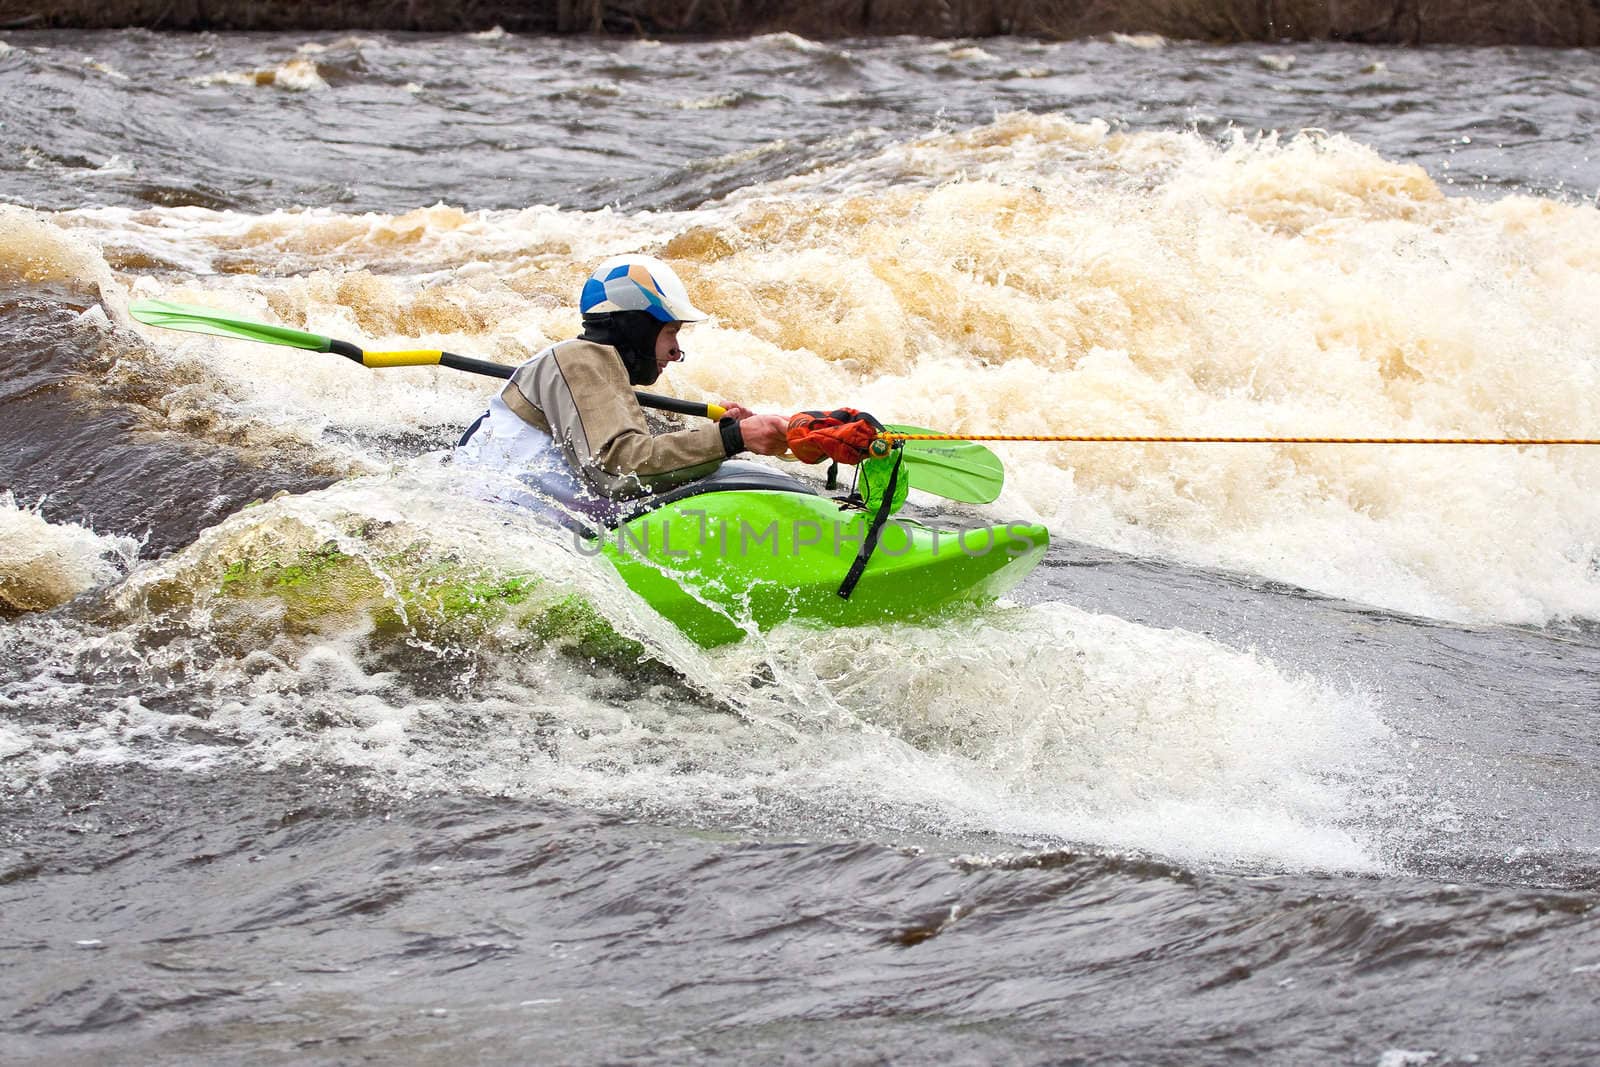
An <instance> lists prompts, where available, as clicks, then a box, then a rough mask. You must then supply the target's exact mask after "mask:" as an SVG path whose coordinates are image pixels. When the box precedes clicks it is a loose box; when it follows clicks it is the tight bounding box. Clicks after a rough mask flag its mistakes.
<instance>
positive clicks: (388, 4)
mask: <svg viewBox="0 0 1600 1067" xmlns="http://www.w3.org/2000/svg"><path fill="white" fill-rule="evenodd" d="M127 26H143V27H148V28H151V29H161V30H208V29H209V30H291V29H292V30H356V29H388V30H422V31H434V32H446V33H454V32H463V31H475V30H487V29H490V28H492V27H495V26H499V27H502V28H503V29H505V30H507V31H509V32H513V33H543V34H549V33H578V34H608V35H627V36H637V35H647V36H651V37H721V36H729V35H746V34H753V33H768V32H775V31H782V30H788V31H791V32H794V33H798V34H802V35H804V36H807V37H812V38H830V37H850V36H883V35H890V34H918V35H923V36H936V37H989V36H997V35H1016V36H1025V37H1038V38H1045V39H1053V40H1062V39H1068V38H1075V37H1087V36H1095V35H1099V34H1106V33H1125V34H1140V33H1155V34H1160V35H1162V36H1164V37H1171V38H1186V39H1194V40H1207V41H1223V42H1237V41H1280V40H1296V41H1307V40H1336V41H1359V42H1365V43H1371V44H1404V45H1419V44H1445V43H1450V44H1530V45H1557V46H1581V47H1592V46H1595V45H1600V0H1322V2H1320V3H1314V2H1311V0H544V2H539V3H534V2H523V3H517V2H514V0H281V2H274V3H261V2H257V0H55V2H53V3H48V4H47V3H37V2H23V0H0V28H5V29H16V28H41V29H42V28H48V27H80V28H110V27H127Z"/></svg>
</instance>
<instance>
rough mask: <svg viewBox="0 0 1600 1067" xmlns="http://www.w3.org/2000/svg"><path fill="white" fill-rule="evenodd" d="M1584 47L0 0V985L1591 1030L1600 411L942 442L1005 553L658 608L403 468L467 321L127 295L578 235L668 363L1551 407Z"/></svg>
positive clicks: (218, 1017) (885, 1034)
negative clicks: (492, 23)
mask: <svg viewBox="0 0 1600 1067" xmlns="http://www.w3.org/2000/svg"><path fill="white" fill-rule="evenodd" d="M1595 70H1596V68H1595V66H1594V62H1593V57H1592V55H1589V54H1586V53H1567V52H1537V51H1524V50H1509V49H1497V50H1469V49H1429V50H1424V51H1409V52H1402V51H1392V50H1380V49H1360V48H1349V47H1321V46H1297V47H1281V48H1280V47H1234V48H1206V47H1199V46H1193V45H1183V44H1174V43H1167V42H1163V41H1160V40H1158V39H1145V38H1128V39H1116V40H1111V41H1099V42H1082V43H1074V44H1056V45H1043V44H1035V43H1029V42H1023V41H1012V40H1003V41H992V42H991V41H985V42H981V43H973V42H960V43H951V42H935V41H929V40H921V39H906V38H901V39H895V40H891V41H885V42H864V41H858V42H844V43H839V44H826V45H824V44H819V43H815V42H810V41H806V40H802V39H799V38H795V37H791V36H784V35H779V36H772V37H762V38H756V39H751V40H741V41H730V42H713V43H698V44H687V45H666V44H657V43H654V42H647V41H634V42H603V41H580V40H560V41H549V40H538V39H524V38H517V37H511V36H507V35H504V34H481V35H475V36H470V37H467V36H463V37H410V36H404V35H384V36H363V37H344V38H335V37H333V36H317V37H315V38H314V39H313V38H309V37H295V36H289V35H270V36H262V35H238V36H212V35H200V36H177V35H152V34H147V33H121V34H82V33H76V34H75V33H53V34H21V33H15V34H11V35H9V36H6V37H5V38H4V43H3V44H0V93H3V99H4V101H5V110H4V118H3V122H0V149H3V153H0V199H4V200H5V201H7V203H6V204H4V205H0V337H3V339H4V366H5V373H4V375H3V376H0V491H3V495H0V616H3V618H4V621H0V797H3V798H4V807H3V809H0V812H3V813H0V907H3V914H4V925H3V931H0V1003H3V1004H4V1006H5V1009H6V1011H5V1017H6V1018H5V1021H4V1022H3V1023H0V1052H5V1053H6V1054H8V1055H10V1056H15V1057H17V1058H37V1059H41V1060H43V1059H49V1060H51V1061H55V1062H69V1061H73V1060H78V1061H83V1062H88V1061H96V1062H100V1061H104V1060H105V1059H107V1058H114V1059H126V1060H131V1061H140V1062H169V1061H170V1062H176V1061H186V1060H191V1059H196V1058H204V1059H207V1060H209V1061H221V1062H250V1063H261V1062H308V1061H309V1062H346V1061H352V1060H356V1059H364V1058H370V1057H382V1058H385V1059H393V1060H400V1061H412V1062H430V1061H434V1060H437V1059H440V1058H442V1057H444V1056H446V1055H449V1056H453V1057H464V1058H466V1059H469V1060H477V1061H484V1062H493V1061H526V1062H573V1063H595V1062H637V1061H661V1060H669V1061H677V1060H700V1061H709V1062H730V1063H732V1062H750V1061H790V1060H792V1061H797V1062H798V1061H807V1062H813V1061H820V1062H879V1061H882V1060H893V1061H895V1062H930V1061H951V1060H953V1061H956V1062H1016V1063H1056V1062H1072V1061H1077V1060H1081V1061H1084V1062H1097V1063H1105V1062H1130V1063H1133V1062H1137V1063H1152V1062H1172V1063H1204V1062H1224V1061H1228V1062H1232V1061H1235V1060H1238V1059H1241V1058H1246V1057H1251V1056H1254V1057H1259V1058H1262V1059H1265V1060H1268V1061H1272V1062H1319V1061H1330V1062H1348V1063H1366V1064H1380V1063H1382V1064H1388V1065H1396V1067H1397V1065H1399V1064H1413V1063H1414V1064H1422V1063H1429V1064H1434V1065H1440V1064H1449V1063H1514V1062H1528V1063H1534V1062H1538V1063H1546V1062H1571V1063H1580V1062H1584V1061H1586V1060H1589V1059H1592V1058H1594V1057H1595V1056H1597V1055H1600V1012H1596V1010H1595V1004H1596V1001H1597V999H1600V931H1597V928H1596V922H1595V919H1594V908H1595V904H1596V901H1597V900H1600V793H1597V789H1600V740H1597V726H1600V712H1597V707H1600V627H1597V625H1596V622H1595V620H1600V562H1597V561H1600V502H1597V489H1600V451H1594V450H1585V449H1582V448H1524V449H1462V448H1420V447H1413V448H1400V447H1322V446H1281V447H1253V446H1174V445H1106V444H1083V445H1046V444H1016V445H1008V446H1001V447H999V448H998V449H997V451H999V452H1000V453H1001V455H1002V458H1003V459H1004V461H1005V463H1006V467H1007V471H1008V481H1007V488H1006V491H1005V493H1004V495H1003V496H1002V497H1001V498H1000V499H999V500H998V501H997V502H996V503H994V504H993V505H989V506H988V507H986V508H984V509H979V510H980V511H981V513H982V514H983V515H985V516H987V517H989V518H990V520H991V521H1006V520H1011V519H1018V520H1026V521H1039V522H1043V523H1045V524H1047V525H1048V526H1049V527H1050V529H1051V532H1052V535H1053V537H1054V538H1055V545H1054V547H1053V548H1052V551H1051V555H1050V556H1049V557H1048V559H1047V560H1046V562H1045V564H1044V566H1043V567H1041V569H1040V570H1039V571H1038V572H1037V574H1036V575H1035V576H1034V577H1033V578H1031V579H1030V580H1029V582H1028V583H1026V584H1025V585H1024V586H1023V587H1022V588H1021V589H1019V590H1018V591H1017V593H1016V595H1015V597H1014V598H1013V600H1012V601H1010V602H1008V603H1004V604H1002V605H1000V606H997V607H996V608H994V609H992V610H989V611H986V612H981V613H977V614H975V615H971V616H963V617H958V618H953V619H951V620H949V621H948V622H947V623H944V624H941V625H937V626H910V625H901V626H884V627H866V628H861V629H854V630H846V631H836V632H818V631H813V630H808V629H805V628H802V627H798V626H791V627H780V628H779V629H778V630H776V631H774V632H773V633H771V634H768V635H765V636H763V637H753V638H751V639H749V640H747V641H745V642H742V643H740V644H738V645H735V646H732V647H729V648H722V649H715V650H710V651H707V650H703V649H700V648H697V647H696V646H694V645H692V644H690V643H688V642H687V641H686V640H684V639H683V638H682V637H681V636H680V635H679V634H678V633H677V631H676V630H675V629H674V628H673V627H672V626H671V625H670V624H667V623H665V622H663V621H662V620H661V619H659V618H658V617H656V616H654V615H653V614H652V613H650V612H649V611H648V609H646V608H645V607H643V605H642V604H641V603H640V602H639V601H638V600H637V599H636V598H635V597H633V596H632V595H631V594H630V593H629V592H628V591H627V589H626V588H625V587H623V586H622V585H621V583H620V581H619V580H618V579H617V578H616V577H615V575H614V574H611V573H610V572H609V571H605V570H604V569H603V568H600V567H598V566H596V565H595V564H594V562H593V561H592V560H590V559H588V558H586V557H585V556H584V555H583V554H581V553H579V552H576V551H574V549H573V546H572V545H570V544H568V543H567V542H566V541H564V540H563V539H562V538H560V537H557V536H555V535H553V534H551V533H550V532H549V531H547V530H543V529H539V528H532V527H529V526H527V525H525V524H521V523H517V522H513V521H508V518H507V516H506V514H505V513H503V512H501V511H498V510H496V509H494V508H491V507H489V506H486V505H481V504H477V503H475V502H474V501H473V500H472V499H471V497H470V495H468V494H466V493H464V492H463V487H462V485H461V482H460V475H459V472H458V471H456V470H454V469H453V468H452V467H451V466H450V465H449V464H448V463H445V462H443V461H442V456H443V454H444V452H445V451H446V450H447V448H448V446H449V444H450V443H451V442H452V441H453V440H454V438H455V436H456V435H457V434H458V433H459V432H460V429H461V427H462V426H463V425H464V424H465V423H467V422H469V421H470V420H471V419H472V418H473V417H474V416H475V415H476V414H477V413H478V411H480V410H481V408H482V405H483V402H484V399H485V397H486V395H487V393H488V388H489V387H488V386H486V384H485V382H484V380H483V379H474V378H471V377H470V376H465V375H452V374H451V373H450V372H445V371H437V370H420V369H412V370H390V371H368V370H363V369H361V368H359V367H356V366H354V365H352V364H350V363H348V362H346V361H343V360H339V359H337V358H335V357H332V356H326V355H317V354H313V353H307V352H300V351H296V350H291V349H285V348H274V347H267V346H262V345H256V344H251V343H247V342H242V341H229V340H222V339H219V338H202V337H196V336H194V335H185V334H176V333H170V332H163V331H155V330H150V329H148V328H146V327H143V326H139V325H137V324H135V323H133V322H132V321H131V320H130V319H129V317H128V314H127V309H128V306H129V304H130V303H131V302H132V301H133V300H136V299H140V298H144V297H159V298H165V299H173V300H178V301H184V302H191V303H206V304H209V305H211V306H215V307H218V308H222V309H226V310H230V311H234V312H237V313H239V314H241V315H244V316H247V317H252V318H259V319H268V320H272V321H277V322H282V323H284V324H287V325H291V326H296V327H300V328H304V329H310V330H313V331H316V332H319V333H325V334H329V335H332V336H336V337H344V338H347V339H351V340H356V341H358V342H362V343H365V344H369V345H371V346H373V347H396V348H416V347H443V348H447V349H449V350H451V351H454V352H459V353H462V354H466V355H472V356H477V357H480V358H486V359H493V360H499V361H501V362H506V363H514V362H517V361H519V360H521V359H525V358H527V357H529V356H531V355H532V354H533V353H535V352H537V351H538V350H539V349H541V348H542V347H543V346H545V345H546V344H548V343H550V342H551V341H553V340H556V339H559V338H563V337H566V336H570V335H572V334H573V333H575V332H576V331H577V328H578V321H577V315H576V310H575V307H574V299H575V294H576V292H577V288H578V286H579V284H580V283H581V281H582V279H583V278H584V277H585V276H586V275H587V273H588V271H589V270H590V269H591V268H592V267H593V265H594V263H596V262H597V261H598V260H599V259H601V258H603V257H605V256H606V255H609V254H613V253H616V252H623V251H635V250H638V251H649V252H652V253H654V254H658V255H661V256H663V257H664V258H667V259H669V260H671V261H672V262H673V263H674V265H675V266H677V267H678V268H679V271H680V273H681V274H682V275H683V277H684V278H685V280H686V282H687V283H688V285H689V287H690V290H691V292H693V293H694V294H695V298H696V301H697V303H699V304H700V305H701V306H703V307H705V308H707V309H708V310H709V311H711V312H712V314H713V318H712V320H711V321H709V322H706V323H702V324H699V325H697V326H695V327H693V328H692V329H691V330H689V331H687V332H686V333H685V335H684V337H685V342H686V347H687V348H689V350H690V353H691V358H690V360H689V361H688V362H687V363H686V364H684V365H682V366H675V367H673V368H672V370H671V371H670V372H669V374H668V376H667V377H666V378H665V379H663V382H662V383H661V387H662V388H664V389H670V390H671V391H673V392H675V393H677V394H679V395H682V396H687V397H691V398H696V399H721V400H738V401H740V402H742V403H745V404H747V405H749V406H751V407H754V408H757V409H760V410H765V411H773V412H789V411H794V410H799V409H802V408H812V407H818V406H836V405H839V404H850V405H853V406H858V407H863V408H866V409H869V410H871V411H873V412H875V413H876V414H878V415H880V416H882V417H885V418H890V419H892V420H893V421H901V422H908V423H916V424H921V425H929V426H937V427H939V428H941V429H945V430H949V431H952V432H973V433H981V432H985V431H988V432H1004V433H1023V434H1066V433H1108V434H1118V433H1120V434H1142V433H1172V434H1183V433H1199V434H1283V435H1290V436H1304V435H1369V434H1370V435H1382V436H1396V435H1401V436H1586V437H1587V436H1600V404H1597V402H1596V388H1597V386H1600V380H1597V379H1600V215H1597V213H1596V210H1595V207H1594V198H1595V196H1596V195H1597V193H1600V161H1595V160H1593V159H1591V158H1590V156H1589V154H1588V153H1589V151H1590V137H1591V134H1590V131H1591V130H1592V127H1593V123H1594V121H1595V119H1596V117H1597V112H1596V105H1595V103H1594V100H1595V99H1596V97H1597V93H1600V84H1597V81H1600V79H1597V76H1596V73H1595ZM919 503H920V504H922V505H923V506H932V505H933V504H934V503H935V502H933V501H931V500H924V501H920V502H919ZM958 510H959V509H958ZM950 517H951V518H953V519H957V520H961V519H965V518H970V517H972V516H968V515H963V514H952V515H950Z"/></svg>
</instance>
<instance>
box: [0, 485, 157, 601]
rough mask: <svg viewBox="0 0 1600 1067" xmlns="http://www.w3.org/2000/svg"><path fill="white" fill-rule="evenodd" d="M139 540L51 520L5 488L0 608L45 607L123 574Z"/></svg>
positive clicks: (0, 496) (0, 501)
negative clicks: (22, 505) (108, 534)
mask: <svg viewBox="0 0 1600 1067" xmlns="http://www.w3.org/2000/svg"><path fill="white" fill-rule="evenodd" d="M138 551H139V542H138V541H136V540H134V539H133V538H131V537H119V536H109V537H108V536H103V535H101V534H98V533H96V532H95V531H94V530H91V529H89V528H88V527H87V526H80V525H78V524H76V523H52V522H47V521H46V520H45V519H44V518H43V517H42V516H41V515H40V514H39V511H38V509H37V507H35V508H25V507H21V506H20V505H18V504H17V500H16V497H15V495H14V494H13V493H12V492H11V491H10V490H9V489H8V490H5V491H4V492H0V610H5V611H43V610H45V609H47V608H53V607H55V606H57V605H59V604H64V603H66V602H67V601H68V600H71V599H72V598H73V597H75V596H77V595H78V594H79V593H82V592H84V591H86V590H88V589H92V588H94V587H95V586H97V585H102V584H104V583H106V582H109V581H112V580H113V579H115V578H117V577H120V576H121V575H122V574H124V573H126V571H127V569H128V568H129V567H130V566H131V565H132V563H133V560H134V558H135V557H136V556H137V554H138Z"/></svg>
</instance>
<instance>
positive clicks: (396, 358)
mask: <svg viewBox="0 0 1600 1067" xmlns="http://www.w3.org/2000/svg"><path fill="white" fill-rule="evenodd" d="M440 355H442V353H441V352H439V351H438V350H437V349H426V348H414V349H408V350H406V351H402V352H363V353H361V365H362V366H363V367H432V366H436V365H437V364H438V362H439V356H440Z"/></svg>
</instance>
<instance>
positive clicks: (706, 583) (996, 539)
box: [594, 489, 1050, 647]
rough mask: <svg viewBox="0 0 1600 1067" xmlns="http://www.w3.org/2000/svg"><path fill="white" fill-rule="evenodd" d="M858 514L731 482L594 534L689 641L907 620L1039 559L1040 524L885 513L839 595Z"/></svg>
mask: <svg viewBox="0 0 1600 1067" xmlns="http://www.w3.org/2000/svg"><path fill="white" fill-rule="evenodd" d="M869 523H870V520H869V517H868V516H867V515H866V514H865V513H863V512H862V511H861V510H860V509H845V508H842V507H841V506H840V504H839V503H838V501H835V500H832V499H829V498H828V497H824V496H818V495H812V494H809V493H796V492H781V491H770V490H765V489H739V490H732V489H730V490H727V491H722V492H706V493H700V494H698V495H695V496H690V497H687V498H685V499H682V500H678V501H674V502H672V503H667V504H664V505H662V506H661V507H658V508H655V509H654V510H651V511H648V512H646V513H644V514H643V515H640V516H638V517H636V518H633V519H631V520H630V521H628V522H625V523H622V524H621V525H619V526H618V527H616V528H615V529H613V530H610V531H608V533H607V534H606V536H605V537H604V538H601V539H599V540H598V541H596V542H594V544H595V546H596V550H597V552H598V553H599V554H603V555H604V556H605V557H606V558H607V559H609V560H610V561H611V563H612V564H613V565H614V566H615V567H616V569H617V572H618V573H619V574H620V575H621V576H622V579H623V581H625V582H626V583H627V584H628V586H629V588H631V589H632V590H633V591H634V592H635V593H637V594H638V595H639V596H640V597H642V598H643V599H644V600H645V601H646V602H647V603H649V604H650V606H651V607H652V608H654V609H655V610H656V611H657V612H659V613H660V614H661V615H662V616H663V617H665V618H666V619H668V620H670V621H671V622H673V623H674V624H676V625H677V627H678V628H679V629H680V630H682V631H683V632H684V633H685V634H686V635H688V636H689V637H690V638H691V639H692V640H694V641H695V642H697V643H698V644H700V645H703V646H707V647H710V646H714V645H721V644H727V643H729V642H732V641H737V640H740V639H741V638H744V637H745V636H747V635H748V634H750V633H752V632H755V631H764V630H767V629H770V628H771V627H773V626H776V625H778V624H779V623H783V622H789V621H797V622H801V623H806V624H810V625H815V626H824V627H826V626H856V625H861V624H864V623H881V622H886V621H896V620H919V619H927V618H930V617H934V616H938V615H941V614H944V613H946V612H949V611H951V610H954V609H957V608H960V607H963V606H974V605H981V604H985V603H988V602H990V601H993V600H994V599H995V598H996V597H999V596H1002V595H1003V594H1005V593H1006V592H1007V591H1009V590H1010V589H1012V588H1013V587H1015V586H1016V585H1017V583H1019V582H1020V581H1022V579H1023V578H1025V577H1027V575H1028V574H1029V572H1031V571H1032V570H1033V568H1034V567H1035V566H1037V565H1038V563H1039V561H1040V560H1041V559H1042V558H1044V554H1045V551H1046V549H1047V548H1048V547H1049V544H1050V535H1049V533H1048V532H1047V531H1046V530H1045V529H1044V527H1042V526H1036V525H1032V524H1024V523H1011V524H1007V525H1003V526H985V527H978V528H975V529H968V530H961V531H956V530H944V529H935V528H932V527H929V526H925V525H922V524H920V523H917V522H914V521H910V520H906V519H902V518H900V517H899V516H895V517H891V518H890V519H889V520H888V522H887V523H885V525H884V527H883V529H882V531H881V533H880V537H879V541H878V545H877V548H876V550H875V551H874V552H873V553H872V555H871V557H870V558H869V560H868V562H867V565H866V568H865V570H864V571H863V572H862V573H861V576H860V579H859V580H858V581H857V583H856V585H855V587H854V588H853V589H852V590H851V591H850V595H849V596H848V597H844V596H841V595H840V593H839V589H840V585H841V583H842V582H843V581H844V580H845V576H846V575H847V574H848V573H849V571H850V569H851V565H852V564H853V563H854V562H855V559H856V557H857V554H858V553H859V551H860V549H861V545H862V542H863V540H864V538H865V537H866V532H867V528H868V526H869Z"/></svg>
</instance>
